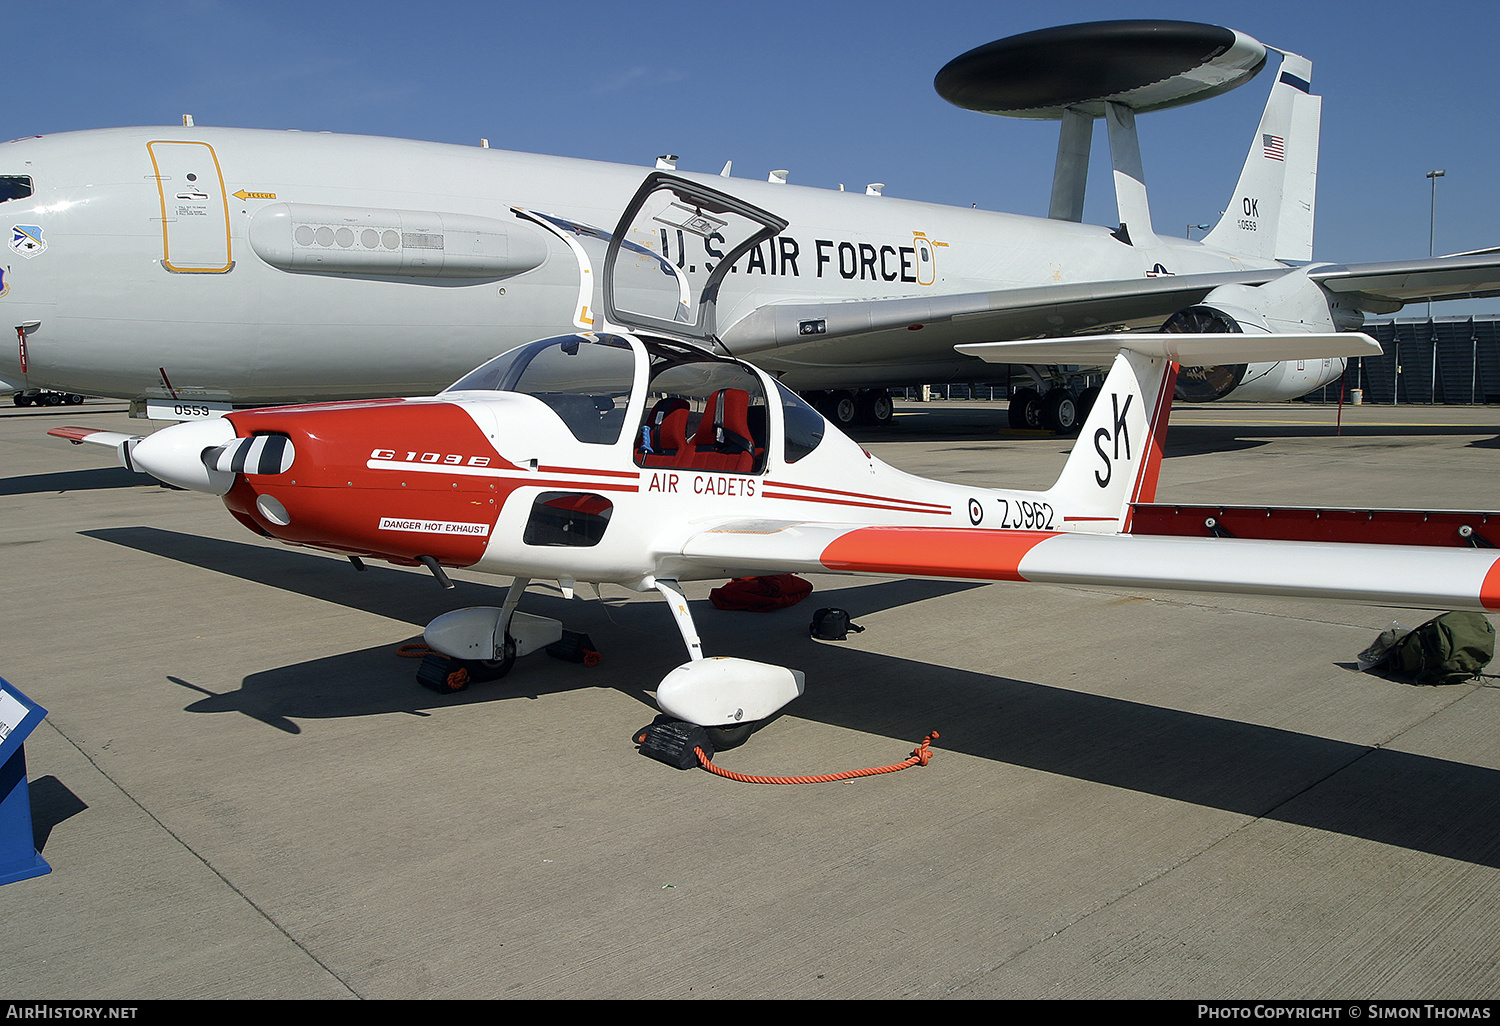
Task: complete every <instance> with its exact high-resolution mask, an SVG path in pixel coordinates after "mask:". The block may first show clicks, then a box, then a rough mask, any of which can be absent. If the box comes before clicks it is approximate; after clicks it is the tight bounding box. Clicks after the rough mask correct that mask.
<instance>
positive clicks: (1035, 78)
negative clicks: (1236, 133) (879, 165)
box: [933, 21, 1260, 118]
mask: <svg viewBox="0 0 1500 1026" xmlns="http://www.w3.org/2000/svg"><path fill="white" fill-rule="evenodd" d="M1234 41H1235V33H1234V32H1233V31H1232V30H1230V29H1227V28H1223V27H1222V26H1219V25H1202V24H1198V23H1197V22H1190V21H1100V22H1090V23H1087V24H1082V25H1064V26H1061V27H1058V28H1047V29H1039V30H1037V31H1036V32H1025V33H1022V34H1021V35H1018V36H1010V37H1007V38H1005V39H998V40H996V41H995V42H993V43H986V44H985V45H984V46H980V47H976V48H975V49H973V50H970V51H969V52H968V53H965V54H961V55H960V56H958V57H955V58H954V59H953V60H951V61H949V62H948V63H947V65H945V66H944V67H943V70H942V71H939V72H938V73H937V78H936V79H934V80H933V86H934V87H935V88H936V89H937V91H938V95H939V96H941V97H942V98H943V99H945V100H947V101H948V102H949V103H952V104H956V105H957V106H960V107H964V108H966V109H968V110H975V111H981V112H983V113H986V114H1006V115H1010V116H1012V117H1053V118H1055V117H1061V115H1062V109H1063V108H1065V107H1068V106H1072V105H1076V104H1082V103H1087V102H1089V101H1097V100H1101V99H1103V98H1104V97H1108V96H1116V95H1118V94H1120V93H1124V92H1128V91H1129V90H1132V89H1139V88H1141V87H1143V86H1148V85H1151V84H1153V83H1156V82H1162V81H1165V80H1166V79H1169V78H1171V77H1173V76H1174V75H1180V74H1182V73H1183V72H1185V71H1191V70H1192V69H1194V68H1196V67H1199V66H1200V65H1202V64H1203V63H1204V62H1206V61H1209V60H1212V59H1213V58H1214V57H1217V56H1218V55H1219V54H1221V53H1223V52H1224V51H1225V50H1227V49H1229V47H1230V46H1231V45H1233V43H1234ZM1255 70H1256V71H1259V70H1260V69H1259V68H1256V69H1255ZM1184 84H1185V86H1187V88H1186V89H1185V91H1184V93H1183V95H1179V96H1174V97H1172V98H1171V99H1169V100H1167V101H1165V102H1161V103H1157V104H1154V105H1151V106H1147V107H1137V108H1136V109H1137V110H1138V111H1139V110H1158V109H1161V108H1163V107H1170V106H1176V105H1178V104H1181V103H1186V102H1190V101H1192V100H1201V99H1206V98H1207V97H1209V96H1214V95H1217V94H1218V93H1222V92H1225V91H1227V90H1229V89H1232V88H1233V87H1234V86H1235V85H1238V84H1239V81H1232V82H1229V83H1225V84H1223V85H1208V84H1203V87H1202V89H1201V90H1194V89H1192V88H1191V86H1189V85H1188V84H1187V83H1184Z"/></svg>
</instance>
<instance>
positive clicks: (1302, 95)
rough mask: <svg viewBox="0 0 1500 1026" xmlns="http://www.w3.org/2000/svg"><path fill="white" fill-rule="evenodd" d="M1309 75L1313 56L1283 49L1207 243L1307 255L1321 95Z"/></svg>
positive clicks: (1270, 255)
mask: <svg viewBox="0 0 1500 1026" xmlns="http://www.w3.org/2000/svg"><path fill="white" fill-rule="evenodd" d="M1311 82H1312V61H1309V60H1308V59H1307V58H1305V57H1299V56H1297V55H1296V54H1294V53H1286V52H1285V51H1283V52H1282V58H1281V69H1280V71H1279V72H1278V73H1277V77H1276V84H1275V85H1273V86H1272V87H1271V95H1270V97H1269V98H1268V99H1267V100H1266V109H1265V112H1264V113H1263V114H1262V115H1261V119H1260V125H1259V127H1258V128H1257V129H1256V133H1255V138H1254V140H1252V141H1251V144H1250V152H1249V154H1248V155H1247V156H1246V157H1245V166H1244V168H1243V169H1242V170H1241V171H1240V179H1239V182H1238V183H1237V184H1236V185H1235V187H1234V195H1233V197H1232V198H1231V199H1230V201H1229V207H1228V209H1226V210H1225V211H1224V216H1223V217H1222V218H1220V219H1219V223H1218V224H1217V225H1215V226H1214V229H1213V231H1211V232H1209V233H1208V234H1207V235H1206V236H1204V238H1203V243H1204V245H1207V246H1213V247H1215V248H1217V249H1222V250H1227V251H1229V252H1231V253H1238V254H1243V255H1245V256H1252V257H1262V258H1265V259H1270V260H1285V261H1289V262H1293V263H1296V262H1305V261H1309V260H1311V259H1312V244H1313V216H1314V206H1315V200H1316V192H1317V182H1318V131H1319V128H1320V127H1321V122H1322V110H1323V98H1322V97H1321V96H1315V95H1313V94H1312V92H1311V89H1312V86H1311Z"/></svg>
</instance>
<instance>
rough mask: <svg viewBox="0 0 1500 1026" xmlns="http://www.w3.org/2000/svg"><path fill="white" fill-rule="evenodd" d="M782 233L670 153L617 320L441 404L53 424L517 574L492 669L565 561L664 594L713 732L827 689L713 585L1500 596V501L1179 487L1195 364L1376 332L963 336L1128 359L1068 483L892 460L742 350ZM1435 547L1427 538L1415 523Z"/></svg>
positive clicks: (308, 518)
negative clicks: (746, 633)
mask: <svg viewBox="0 0 1500 1026" xmlns="http://www.w3.org/2000/svg"><path fill="white" fill-rule="evenodd" d="M664 227H666V228H670V229H671V230H672V231H674V232H676V231H679V230H681V231H689V232H695V233H697V234H699V235H701V236H703V237H704V238H707V239H711V240H713V241H715V242H716V243H718V244H719V245H720V246H721V248H722V249H723V250H724V251H725V254H726V255H725V257H724V259H723V260H722V261H721V262H720V263H719V264H718V265H716V266H712V267H710V266H702V267H698V266H694V267H677V266H675V265H673V264H672V263H670V262H669V261H667V260H664V259H662V258H661V257H660V256H658V255H657V254H656V252H655V251H654V250H653V249H652V248H651V247H650V246H649V243H650V241H651V240H652V238H653V237H654V236H655V234H656V233H657V232H659V231H661V230H663V228H664ZM782 227H784V222H782V221H781V220H780V219H779V218H777V217H775V216H774V215H772V214H770V213H768V212H766V211H763V210H760V209H759V208H756V207H753V206H750V205H748V204H746V203H743V202H742V201H739V200H736V199H734V198H732V197H729V196H725V195H723V194H721V193H718V192H716V191H715V190H712V189H709V188H706V187H704V186H701V185H697V184H695V183H692V182H688V181H685V180H683V179H679V178H676V177H675V176H671V175H665V174H655V175H652V176H650V177H648V179H647V180H646V182H645V184H644V185H643V186H642V188H641V190H640V191H639V192H638V193H637V196H636V198H635V200H634V201H633V203H632V205H631V207H630V209H629V210H628V211H627V212H626V214H625V216H624V217H623V218H622V219H621V222H620V225H619V226H618V227H617V229H616V232H615V234H614V236H613V237H612V238H610V239H607V240H603V239H595V240H592V244H594V245H595V246H596V249H595V251H592V252H590V253H589V254H588V255H589V257H590V258H591V259H597V258H598V257H599V256H600V255H601V254H600V252H599V251H598V250H599V249H600V248H602V250H603V251H602V257H603V275H602V289H601V291H602V303H603V309H604V314H603V318H602V321H603V323H598V324H596V326H595V328H594V330H589V331H581V332H579V333H577V334H572V335H566V336H562V337H557V338H548V339H543V340H540V341H537V342H533V343H531V344H529V345H525V346H522V347H520V348H518V349H514V350H511V351H510V352H507V353H505V354H503V355H501V356H498V357H496V358H495V359H493V360H491V361H490V362H488V363H486V364H484V365H483V366H481V367H479V368H478V369H476V370H475V371H473V372H472V373H470V374H468V375H466V376H465V377H464V378H463V379H461V380H460V381H458V382H457V383H456V384H454V385H453V386H452V387H451V388H449V389H447V390H446V391H444V392H443V393H441V394H439V395H437V396H433V397H430V398H416V399H386V400H373V401H368V402H341V403H325V404H317V405H306V406H290V407H282V408H272V409H262V410H250V411H244V412H235V413H230V414H227V415H226V416H224V417H223V418H221V419H215V420H205V421H198V422H188V423H184V424H181V425H177V426H174V427H169V428H166V429H164V430H161V431H158V432H156V433H155V434H153V435H150V436H147V437H144V438H139V437H135V436H127V435H124V434H120V433H114V432H98V431H89V430H87V429H80V428H59V429H56V430H55V431H54V432H53V433H54V434H59V435H62V436H63V437H67V438H69V439H71V440H73V441H90V442H102V443H106V444H113V445H116V446H117V447H118V449H119V452H120V457H121V460H122V462H123V463H125V464H126V465H127V466H130V467H132V469H136V470H140V471H145V472H147V473H150V474H152V475H154V476H156V477H157V478H159V479H161V480H162V481H165V482H167V483H169V484H173V485H177V486H179V487H183V488H191V489H196V490H199V491H206V492H211V493H213V494H217V495H221V496H222V497H223V499H224V503H225V505H226V506H228V508H229V510H230V512H231V513H232V514H233V515H234V516H235V517H236V518H237V519H238V520H240V522H241V523H243V524H245V526H247V527H249V528H250V529H251V530H253V531H256V532H258V533H260V534H263V535H266V536H268V537H272V538H277V539H280V540H282V541H285V542H289V543H292V544H296V545H308V546H313V547H317V548H320V549H325V550H329V551H333V552H338V553H341V554H344V555H347V556H350V557H352V558H354V559H355V560H356V561H358V560H362V559H370V558H375V559H385V560H389V561H391V562H394V563H400V564H407V565H415V564H425V565H427V566H428V567H429V568H430V569H431V570H432V572H433V573H434V574H436V575H437V576H438V577H439V579H440V580H441V579H444V575H443V568H444V567H454V568H460V567H461V568H466V569H471V570H480V571H485V572H488V573H497V574H506V575H511V576H513V577H514V578H515V580H514V582H513V583H512V585H511V588H510V591H509V593H508V595H507V598H506V601H505V605H504V606H503V607H477V608H469V609H460V610H457V611H454V612H451V613H448V614H445V615H443V616H440V617H438V618H437V619H436V620H434V621H433V622H432V623H430V624H429V625H428V626H427V629H426V638H427V640H428V642H429V643H430V644H431V645H432V646H433V647H434V648H435V649H437V650H438V651H440V652H442V653H444V654H446V655H448V656H450V657H452V658H455V659H460V660H464V661H466V663H468V664H469V665H471V666H473V667H474V668H475V670H476V671H478V672H479V673H481V674H484V673H485V672H486V670H487V671H488V674H489V675H490V676H493V675H497V674H498V673H502V672H504V671H505V670H507V669H508V668H509V665H510V663H511V661H512V660H513V659H514V658H515V657H516V656H517V655H525V654H527V653H528V652H530V651H533V650H535V649H536V648H538V647H541V646H544V645H546V644H549V643H551V642H552V641H555V640H557V639H558V637H559V636H560V635H561V630H562V628H561V624H559V623H558V622H557V621H554V620H549V619H545V618H542V617H536V616H530V615H528V614H524V613H520V612H518V611H517V609H516V607H517V605H518V603H519V602H520V600H521V597H522V593H523V592H524V591H525V589H526V587H527V585H528V584H529V582H530V581H532V580H535V579H546V580H558V581H559V582H561V583H562V585H563V588H564V591H565V592H570V591H571V589H572V587H573V586H574V584H575V583H576V582H579V581H585V582H596V583H602V582H611V583H615V584H620V585H624V586H626V587H629V588H633V589H636V590H638V591H648V590H651V589H655V590H657V591H660V592H661V593H662V595H663V596H664V597H665V598H666V599H667V600H668V604H669V605H670V607H671V609H672V612H673V615H674V616H675V619H676V623H677V626H678V629H679V630H680V631H681V634H682V639H683V642H684V643H685V645H686V646H687V650H688V655H689V660H688V661H687V662H686V663H684V664H683V665H682V666H680V667H678V668H677V669H675V670H673V671H672V672H671V673H670V674H668V675H667V677H666V678H665V679H664V680H663V681H662V683H661V685H660V687H659V689H658V691H657V702H658V704H659V705H660V706H661V708H662V709H663V711H665V712H666V713H668V714H669V715H671V716H674V717H677V718H679V719H682V720H686V721H689V722H691V723H695V724H699V725H701V726H705V727H726V726H728V727H733V726H735V725H743V724H748V723H753V722H755V721H758V720H762V719H764V718H766V717H768V716H770V715H771V714H772V713H774V712H776V710H778V709H780V708H781V707H782V706H784V705H785V704H786V703H787V702H789V701H791V700H792V699H793V698H795V697H797V696H798V695H799V694H800V693H801V692H802V690H803V678H802V675H801V673H799V672H797V671H795V670H791V669H787V668H785V667H781V666H775V665H769V664H766V663H759V662H753V661H750V660H745V659H738V658H723V657H711V658H705V657H704V655H703V652H702V650H701V645H700V643H699V639H698V634H697V631H696V629H695V628H694V626H693V620H692V617H691V615H690V613H689V609H688V604H687V601H686V600H685V598H684V596H683V592H682V588H681V582H683V581H687V580H704V579H720V578H726V577H742V576H749V575H761V574H780V573H847V574H863V575H871V576H882V577H893V576H894V577H907V576H911V577H926V578H938V579H957V580H965V581H1027V582H1033V583H1058V584H1079V583H1083V584H1102V585H1118V586H1122V587H1130V588H1140V587H1152V588H1166V589H1195V590H1202V591H1216V592H1249V593H1260V594H1270V595H1285V596H1302V597H1309V598H1321V599H1334V600H1348V601H1356V602H1364V603H1370V604H1375V605H1394V606H1415V607H1424V608H1469V609H1480V610H1489V609H1496V608H1500V553H1497V552H1496V551H1494V550H1493V549H1490V548H1486V547H1481V546H1482V545H1485V544H1487V543H1486V542H1485V540H1484V535H1485V533H1486V531H1487V530H1488V528H1487V526H1486V525H1487V524H1488V521H1489V519H1491V518H1490V517H1487V516H1486V515H1483V514H1472V515H1471V514H1458V513H1449V514H1427V515H1422V514H1412V513H1402V512H1392V513H1387V514H1379V513H1376V512H1371V511H1358V512H1355V511H1345V512H1344V513H1342V514H1340V512H1339V511H1310V510H1302V511H1298V510H1283V511H1268V510H1256V511H1255V515H1254V516H1253V517H1251V516H1248V515H1246V516H1238V517H1237V516H1236V513H1235V511H1233V510H1223V509H1217V508H1215V509H1212V510H1207V511H1206V512H1207V515H1205V511H1204V510H1187V511H1185V512H1184V511H1182V510H1180V508H1177V507H1172V508H1164V507H1153V506H1151V505H1150V503H1151V502H1152V501H1153V499H1154V495H1155V490H1156V481H1157V473H1158V470H1159V468H1160V463H1161V457H1162V442H1163V438H1164V436H1165V433H1166V427H1167V418H1168V412H1169V410H1170V406H1171V401H1172V394H1173V379H1174V377H1175V374H1176V370H1177V367H1178V365H1187V366H1200V365H1208V364H1223V363H1230V362H1245V361H1253V360H1281V359H1296V358H1307V359H1313V358H1324V357H1340V356H1359V355H1367V354H1371V353H1378V352H1379V347H1378V344H1377V343H1375V342H1374V341H1373V340H1372V339H1370V338H1369V337H1368V336H1365V335H1361V334H1353V333H1339V334H1313V335H1272V336H1265V335H1238V334H1230V335H1207V334H1205V335H1192V334H1158V335H1141V334H1115V335H1101V336H1092V337H1088V338H1075V339H1067V340H1060V341H1050V342H1048V341H1042V342H1018V343H1005V342H1001V343H989V344H986V345H978V346H966V347H963V348H964V350H965V351H966V352H970V353H972V354H974V355H978V356H981V357H983V358H985V359H990V360H994V361H997V362H1006V363H1027V362H1037V361H1043V360H1044V361H1045V362H1048V363H1064V364H1073V363H1078V364H1086V363H1090V362H1094V363H1100V364H1109V365H1110V366H1111V369H1110V371H1109V373H1108V376H1107V378H1106V379H1105V381H1104V384H1103V386H1102V388H1101V390H1100V392H1099V395H1098V398H1097V400H1096V401H1095V402H1094V404H1093V406H1092V409H1091V411H1090V412H1089V414H1088V416H1087V418H1086V420H1085V423H1084V426H1083V428H1082V431H1081V433H1080V439H1079V443H1078V444H1077V445H1076V446H1075V448H1074V450H1073V452H1072V453H1071V455H1070V456H1069V458H1068V460H1067V463H1066V465H1065V467H1064V469H1063V472H1062V474H1061V476H1060V477H1059V479H1058V481H1057V483H1056V484H1055V485H1054V486H1053V487H1052V488H1050V489H1047V490H1046V491H1021V490H1015V489H977V488H974V487H972V486H968V485H954V484H947V483H944V482H941V481H934V480H929V479H926V478H922V477H917V476H914V475H911V474H907V473H904V472H902V471H899V470H896V469H894V468H892V467H890V466H887V465H886V464H884V463H882V462H881V461H880V460H878V459H876V458H875V457H873V456H871V455H870V454H869V453H868V452H866V451H865V450H864V449H863V448H862V447H860V446H859V445H858V444H857V443H856V442H854V441H852V440H851V439H849V438H848V437H846V436H845V435H844V434H842V433H841V432H839V431H838V430H837V429H835V428H834V427H833V426H831V425H830V424H828V423H827V422H826V421H825V420H824V418H823V417H822V416H821V415H820V414H818V413H817V412H816V411H814V410H813V409H812V408H811V407H810V406H808V405H807V404H806V403H805V402H803V401H802V400H801V399H799V398H798V397H797V396H796V395H794V394H793V393H792V392H790V391H788V390H787V389H786V388H784V387H782V386H781V385H779V384H778V383H777V382H776V380H775V379H774V378H772V377H771V376H770V375H768V374H767V373H765V372H763V371H760V370H758V369H756V368H754V367H752V366H750V365H749V364H746V363H744V362H742V361H739V360H736V359H734V358H733V357H732V356H728V355H725V354H724V353H723V352H722V351H716V350H719V347H718V346H717V342H716V339H715V336H714V299H715V297H716V295H717V286H718V283H719V282H720V281H721V280H722V279H723V277H724V276H725V275H726V274H728V273H731V269H732V266H733V264H734V262H735V260H736V259H737V258H738V257H740V256H741V255H743V254H744V253H745V252H747V251H748V250H749V249H750V248H751V247H753V246H754V245H755V244H756V243H757V242H758V241H760V240H762V239H764V238H767V237H769V236H770V235H772V234H774V233H775V232H777V231H779V230H780V229H781V228H782ZM736 240H738V245H737V246H733V247H731V244H732V243H734V242H735V241H736ZM575 241H578V242H579V243H580V245H583V243H584V242H586V241H588V240H578V239H575ZM606 246H607V248H604V247H606ZM584 248H587V247H586V246H585V247H584ZM678 248H679V249H680V247H678ZM803 330H805V331H806V332H807V333H809V334H815V333H816V332H817V330H818V325H817V324H816V323H815V322H814V323H809V324H807V325H805V326H803ZM1496 526H1497V527H1500V525H1496ZM1416 531H1425V534H1413V533H1412V532H1416ZM1252 534H1253V535H1259V536H1253V537H1252V536H1247V535H1252ZM1193 535H1197V536H1196V537H1195V536H1193ZM1495 538H1496V540H1497V541H1500V530H1497V531H1496V534H1495ZM1349 539H1354V540H1352V541H1351V540H1349ZM1409 540H1416V541H1419V542H1421V544H1400V542H1403V541H1409Z"/></svg>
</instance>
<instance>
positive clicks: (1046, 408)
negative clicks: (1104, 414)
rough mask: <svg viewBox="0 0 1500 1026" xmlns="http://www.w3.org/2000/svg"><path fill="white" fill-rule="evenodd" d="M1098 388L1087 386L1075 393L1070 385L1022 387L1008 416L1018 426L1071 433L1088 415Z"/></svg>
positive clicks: (1016, 393) (1013, 397)
mask: <svg viewBox="0 0 1500 1026" xmlns="http://www.w3.org/2000/svg"><path fill="white" fill-rule="evenodd" d="M1098 397H1099V389H1097V388H1085V389H1084V390H1083V391H1081V392H1079V393H1077V394H1076V395H1075V394H1074V393H1073V391H1072V390H1071V389H1068V388H1064V387H1061V386H1060V387H1057V388H1051V389H1048V390H1047V391H1046V392H1038V391H1037V390H1036V389H1034V388H1019V389H1017V390H1016V391H1015V394H1014V395H1012V396H1011V400H1010V409H1009V410H1008V411H1007V420H1008V422H1009V424H1010V426H1011V427H1012V428H1016V429H1018V430H1032V431H1051V432H1053V433H1054V434H1058V435H1065V436H1066V435H1072V434H1075V433H1076V432H1077V431H1078V428H1079V426H1080V425H1081V424H1082V423H1083V421H1084V420H1085V419H1086V418H1087V417H1088V415H1089V410H1090V409H1092V408H1093V405H1094V400H1095V399H1097V398H1098Z"/></svg>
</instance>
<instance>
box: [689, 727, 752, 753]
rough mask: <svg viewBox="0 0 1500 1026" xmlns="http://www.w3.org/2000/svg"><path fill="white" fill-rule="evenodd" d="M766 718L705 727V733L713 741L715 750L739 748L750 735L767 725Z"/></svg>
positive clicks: (722, 750) (723, 750) (724, 750)
mask: <svg viewBox="0 0 1500 1026" xmlns="http://www.w3.org/2000/svg"><path fill="white" fill-rule="evenodd" d="M765 722H766V721H765V720H750V721H748V722H746V723H734V724H730V725H728V726H723V727H704V728H703V733H705V734H707V735H708V739H709V740H710V741H712V742H713V745H714V750H715V751H719V752H727V751H729V749H731V748H738V747H739V746H740V745H742V744H744V743H745V742H746V741H749V740H750V735H751V734H753V733H755V732H756V731H757V730H758V729H760V728H761V727H762V726H764V725H765Z"/></svg>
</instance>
